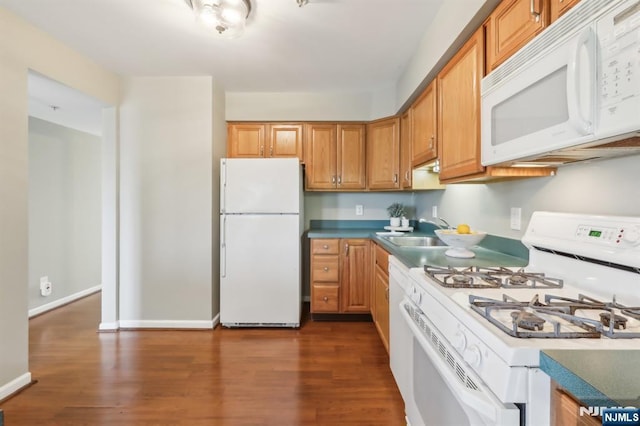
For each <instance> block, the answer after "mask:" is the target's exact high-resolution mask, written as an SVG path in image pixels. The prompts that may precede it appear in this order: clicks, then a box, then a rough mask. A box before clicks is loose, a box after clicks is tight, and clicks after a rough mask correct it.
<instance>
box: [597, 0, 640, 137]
mask: <svg viewBox="0 0 640 426" xmlns="http://www.w3.org/2000/svg"><path fill="white" fill-rule="evenodd" d="M597 39H598V40H597V42H598V44H599V46H600V48H599V53H600V55H599V58H598V80H599V84H598V87H599V92H600V93H599V98H600V99H599V108H600V111H601V114H600V119H601V120H602V122H601V125H602V126H603V127H605V128H606V127H609V126H611V127H615V128H619V127H620V124H621V123H625V122H629V120H635V122H636V123H637V120H638V116H637V114H638V113H637V111H638V109H639V108H640V2H638V1H637V0H627V1H623V2H620V3H619V4H618V6H617V7H614V8H612V9H611V10H609V11H608V12H606V13H605V14H604V15H603V16H602V17H600V18H599V19H598V20H597Z"/></svg>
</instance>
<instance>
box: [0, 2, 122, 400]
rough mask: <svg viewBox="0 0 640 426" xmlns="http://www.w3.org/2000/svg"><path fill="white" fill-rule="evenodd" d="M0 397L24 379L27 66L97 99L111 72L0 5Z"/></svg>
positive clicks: (104, 93) (111, 80)
mask: <svg viewBox="0 0 640 426" xmlns="http://www.w3.org/2000/svg"><path fill="white" fill-rule="evenodd" d="M0 28H1V29H2V37H0V93H1V94H2V96H0V242H1V243H0V342H2V344H1V345H0V399H2V398H3V397H4V396H6V395H8V394H10V393H12V392H13V391H15V390H16V389H17V388H19V387H21V386H23V385H25V384H27V383H28V382H29V380H30V374H29V367H28V320H27V311H28V301H27V299H28V298H27V286H28V247H27V241H28V233H27V232H28V230H27V219H28V131H27V129H28V126H27V117H28V111H27V72H28V70H29V69H33V70H35V71H38V72H39V73H41V74H43V75H46V76H47V77H50V78H53V79H55V80H58V81H60V82H62V83H64V84H66V85H68V86H70V87H73V88H75V89H78V90H80V91H82V92H85V93H87V94H89V95H91V96H93V97H95V98H97V99H99V100H101V101H103V102H105V103H108V104H112V105H115V104H117V101H118V92H119V78H118V76H117V75H115V74H112V73H110V72H108V71H106V70H104V69H102V68H100V67H99V66H98V65H96V64H95V63H93V62H91V61H89V60H88V59H87V58H85V57H83V56H82V55H80V54H78V53H76V52H74V51H73V50H71V49H69V48H68V47H66V46H64V45H62V44H61V43H59V42H57V41H56V40H54V39H52V38H51V37H49V36H47V35H46V34H45V33H44V32H42V31H40V30H38V29H36V28H34V27H32V26H30V25H29V24H27V23H25V22H24V21H22V20H21V19H19V18H17V17H15V16H14V15H12V14H11V13H9V12H8V11H6V10H5V9H2V8H0Z"/></svg>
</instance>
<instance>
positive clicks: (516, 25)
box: [486, 0, 549, 71]
mask: <svg viewBox="0 0 640 426" xmlns="http://www.w3.org/2000/svg"><path fill="white" fill-rule="evenodd" d="M548 25H549V0H503V1H502V2H501V3H500V4H499V5H498V7H496V9H495V10H494V11H493V13H492V14H491V15H490V16H489V19H488V21H487V24H486V26H487V62H488V69H489V71H490V70H493V69H495V68H496V67H497V66H498V65H500V64H501V63H503V62H504V61H505V60H506V59H507V58H509V57H510V56H511V55H513V54H514V53H515V52H516V51H518V49H520V48H521V47H522V46H524V45H525V44H526V43H527V42H528V41H529V40H531V39H532V38H533V37H535V36H536V35H537V34H538V33H539V32H540V31H542V30H543V29H544V28H545V27H547V26H548Z"/></svg>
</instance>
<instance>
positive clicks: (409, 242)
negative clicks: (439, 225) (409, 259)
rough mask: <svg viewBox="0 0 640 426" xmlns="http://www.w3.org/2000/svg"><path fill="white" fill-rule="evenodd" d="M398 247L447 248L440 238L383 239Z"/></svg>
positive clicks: (388, 237)
mask: <svg viewBox="0 0 640 426" xmlns="http://www.w3.org/2000/svg"><path fill="white" fill-rule="evenodd" d="M382 238H384V239H385V240H387V241H389V242H390V243H391V244H394V245H396V246H398V247H441V246H446V244H445V243H443V242H442V240H440V238H438V237H391V236H387V237H382Z"/></svg>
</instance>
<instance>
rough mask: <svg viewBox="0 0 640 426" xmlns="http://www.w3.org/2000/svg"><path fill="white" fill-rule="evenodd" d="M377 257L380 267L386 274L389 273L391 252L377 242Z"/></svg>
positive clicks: (377, 263)
mask: <svg viewBox="0 0 640 426" xmlns="http://www.w3.org/2000/svg"><path fill="white" fill-rule="evenodd" d="M375 257H376V265H378V266H380V269H382V270H383V271H384V273H385V274H386V275H389V253H387V251H386V250H385V249H383V248H382V247H380V246H379V245H377V244H376V251H375Z"/></svg>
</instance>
